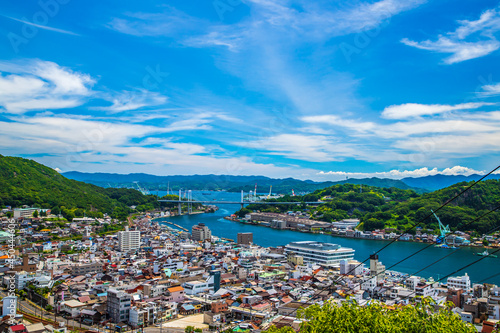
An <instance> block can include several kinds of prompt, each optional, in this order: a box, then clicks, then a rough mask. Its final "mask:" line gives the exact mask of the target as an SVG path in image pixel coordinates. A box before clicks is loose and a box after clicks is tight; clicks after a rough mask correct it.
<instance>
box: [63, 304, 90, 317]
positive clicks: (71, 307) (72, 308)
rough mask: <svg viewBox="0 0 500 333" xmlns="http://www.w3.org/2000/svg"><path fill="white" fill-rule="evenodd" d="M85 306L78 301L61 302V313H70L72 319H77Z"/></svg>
mask: <svg viewBox="0 0 500 333" xmlns="http://www.w3.org/2000/svg"><path fill="white" fill-rule="evenodd" d="M85 306H86V304H85V303H82V302H79V301H77V300H76V299H71V300H69V301H64V302H61V304H60V307H61V308H60V311H61V312H66V313H69V314H70V315H71V317H72V318H75V317H77V316H78V315H79V314H80V311H81V310H83V308H84V307H85Z"/></svg>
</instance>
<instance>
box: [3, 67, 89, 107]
mask: <svg viewBox="0 0 500 333" xmlns="http://www.w3.org/2000/svg"><path fill="white" fill-rule="evenodd" d="M94 83H95V81H94V80H93V79H92V78H91V77H90V76H89V75H86V74H82V73H78V72H73V71H72V70H70V69H68V68H65V67H61V66H59V65H57V64H55V63H53V62H48V61H40V60H38V61H30V62H28V63H27V64H25V65H23V66H20V65H17V64H12V63H0V106H1V107H3V108H4V109H5V110H4V112H8V113H24V112H27V111H31V110H44V109H62V108H70V107H75V106H78V105H81V104H83V103H84V98H85V97H87V96H89V95H90V94H91V90H90V88H91V87H92V85H93V84H94ZM0 111H1V110H0Z"/></svg>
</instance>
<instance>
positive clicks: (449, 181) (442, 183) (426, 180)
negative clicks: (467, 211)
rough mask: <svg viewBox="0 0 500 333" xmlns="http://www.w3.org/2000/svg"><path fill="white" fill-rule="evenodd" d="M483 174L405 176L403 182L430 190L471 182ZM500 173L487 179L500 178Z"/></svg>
mask: <svg viewBox="0 0 500 333" xmlns="http://www.w3.org/2000/svg"><path fill="white" fill-rule="evenodd" d="M481 177H483V176H481V175H470V176H460V175H459V176H447V175H434V176H425V177H419V178H403V179H401V181H402V182H404V183H405V184H407V185H408V186H411V187H419V188H423V189H426V190H429V191H435V190H440V189H442V188H445V187H448V186H452V185H454V184H457V183H460V182H471V181H477V180H479V179H481ZM499 178H500V174H497V175H490V176H488V177H487V178H486V179H499Z"/></svg>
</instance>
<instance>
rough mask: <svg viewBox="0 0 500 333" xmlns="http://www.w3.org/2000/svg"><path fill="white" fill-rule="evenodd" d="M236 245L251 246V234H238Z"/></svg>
mask: <svg viewBox="0 0 500 333" xmlns="http://www.w3.org/2000/svg"><path fill="white" fill-rule="evenodd" d="M237 241H238V244H247V245H250V244H253V233H251V232H239V233H238V238H237Z"/></svg>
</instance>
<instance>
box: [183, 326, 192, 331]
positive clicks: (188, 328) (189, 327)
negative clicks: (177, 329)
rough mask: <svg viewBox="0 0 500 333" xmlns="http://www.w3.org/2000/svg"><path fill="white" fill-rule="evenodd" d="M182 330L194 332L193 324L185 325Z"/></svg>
mask: <svg viewBox="0 0 500 333" xmlns="http://www.w3.org/2000/svg"><path fill="white" fill-rule="evenodd" d="M184 332H185V333H192V332H194V326H187V327H186V328H185V329H184Z"/></svg>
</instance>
